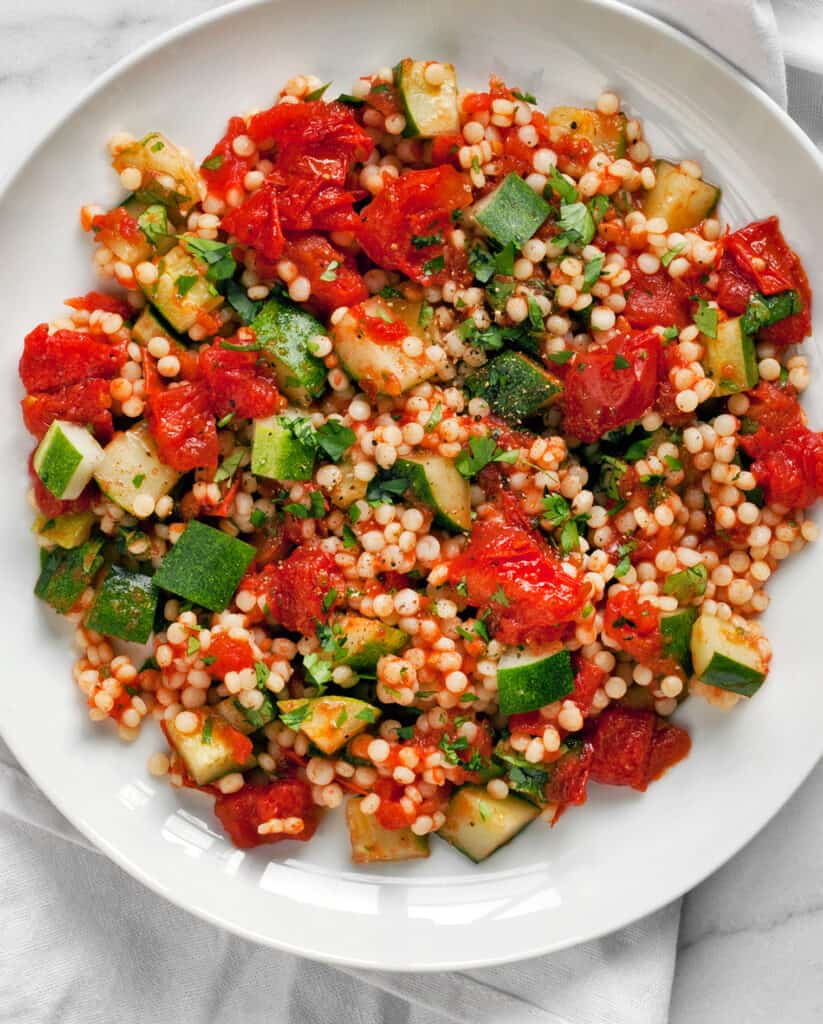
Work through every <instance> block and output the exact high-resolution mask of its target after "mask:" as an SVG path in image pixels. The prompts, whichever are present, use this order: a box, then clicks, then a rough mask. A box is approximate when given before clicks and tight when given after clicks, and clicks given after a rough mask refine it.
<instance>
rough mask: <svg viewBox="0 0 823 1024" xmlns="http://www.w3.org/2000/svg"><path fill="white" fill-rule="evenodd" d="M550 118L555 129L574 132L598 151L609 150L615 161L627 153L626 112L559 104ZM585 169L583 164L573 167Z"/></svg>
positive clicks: (581, 170)
mask: <svg viewBox="0 0 823 1024" xmlns="http://www.w3.org/2000/svg"><path fill="white" fill-rule="evenodd" d="M548 120H549V125H550V126H551V127H553V128H562V129H563V130H564V132H566V133H568V134H570V135H579V136H581V137H582V138H585V139H588V140H589V142H591V144H592V145H593V146H594V148H595V150H596V151H597V152H598V153H605V154H606V155H607V156H608V157H609V158H610V159H612V160H616V159H617V158H618V157H621V156H623V155H624V154H625V152H626V115H625V114H620V113H618V114H601V113H600V111H599V110H590V109H588V108H587V107H555V108H554V110H550V111H549V117H548ZM586 163H588V161H586ZM584 170H585V166H584V165H583V164H582V163H581V164H579V166H574V167H570V168H569V171H570V173H574V174H578V173H582V172H583V171H584Z"/></svg>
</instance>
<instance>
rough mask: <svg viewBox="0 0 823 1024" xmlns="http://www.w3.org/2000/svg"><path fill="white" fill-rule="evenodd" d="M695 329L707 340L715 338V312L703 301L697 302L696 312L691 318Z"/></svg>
mask: <svg viewBox="0 0 823 1024" xmlns="http://www.w3.org/2000/svg"><path fill="white" fill-rule="evenodd" d="M693 320H694V325H695V327H696V328H697V329H698V330H699V331H700V333H701V334H705V336H706V337H707V338H716V337H717V310H716V309H714V308H713V307H712V306H710V305H709V304H708V302H707V301H706V300H705V299H698V300H697V310H696V312H695V314H694V317H693Z"/></svg>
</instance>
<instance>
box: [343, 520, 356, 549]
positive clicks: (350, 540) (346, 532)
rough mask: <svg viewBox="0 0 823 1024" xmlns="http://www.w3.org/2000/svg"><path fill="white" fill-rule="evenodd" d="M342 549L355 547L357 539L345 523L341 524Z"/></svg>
mask: <svg viewBox="0 0 823 1024" xmlns="http://www.w3.org/2000/svg"><path fill="white" fill-rule="evenodd" d="M343 547H344V548H356V547H357V537H356V536H355V533H354V530H353V529H352V528H351V527H350V526H349V525H348V524H346V523H344V524H343Z"/></svg>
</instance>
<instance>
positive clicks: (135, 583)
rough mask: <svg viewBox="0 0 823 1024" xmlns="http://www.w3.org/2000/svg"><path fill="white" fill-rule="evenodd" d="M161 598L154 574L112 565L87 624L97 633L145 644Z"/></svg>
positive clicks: (92, 607) (98, 592)
mask: <svg viewBox="0 0 823 1024" xmlns="http://www.w3.org/2000/svg"><path fill="white" fill-rule="evenodd" d="M158 597H159V593H158V590H157V588H156V587H155V586H154V583H153V582H152V578H151V576H145V575H144V574H143V573H140V572H129V571H128V570H126V569H121V568H120V566H119V565H113V566H112V567H111V568H110V569H109V571H108V575H107V576H106V578H105V579H104V580H103V582H102V584H101V586H100V589H99V590H98V591H97V597H96V598H95V600H94V604H93V605H92V606H91V611H90V612H89V615H88V618H87V619H86V625H87V626H88V628H89V629H93V630H94V631H95V632H96V633H103V634H105V635H106V636H116V637H119V638H120V639H121V640H128V641H130V642H131V643H135V644H144V643H145V642H146V641H147V640H148V638H149V637H150V636H151V632H152V629H153V627H154V616H155V613H156V612H157V600H158Z"/></svg>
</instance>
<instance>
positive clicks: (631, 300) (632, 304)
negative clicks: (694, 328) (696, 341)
mask: <svg viewBox="0 0 823 1024" xmlns="http://www.w3.org/2000/svg"><path fill="white" fill-rule="evenodd" d="M629 287H630V290H629V293H628V297H627V299H626V308H625V310H624V311H623V315H624V316H625V318H626V319H627V320H628V321H629V323H630V324H631V325H632V327H636V328H641V329H642V328H646V327H654V326H656V325H658V324H659V325H660V326H662V327H672V326H676V327H685V326H686V324H688V323H690V322H691V312H690V303H689V295H691V293H692V292H691V290H690V289H689V288H688V287H687V286H686V284H685V283H684V282H683V281H682V280H680V279H677V280H676V279H675V278H673V277H670V276H669V274H668V271H666V270H658V272H657V273H656V274H644V273H643V271H642V270H639V269H638V268H637V263H636V262H635V264H634V265H633V267H632V280H631V285H630V286H629Z"/></svg>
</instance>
